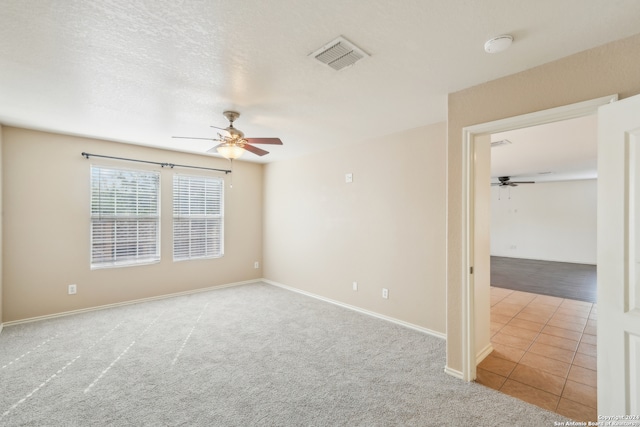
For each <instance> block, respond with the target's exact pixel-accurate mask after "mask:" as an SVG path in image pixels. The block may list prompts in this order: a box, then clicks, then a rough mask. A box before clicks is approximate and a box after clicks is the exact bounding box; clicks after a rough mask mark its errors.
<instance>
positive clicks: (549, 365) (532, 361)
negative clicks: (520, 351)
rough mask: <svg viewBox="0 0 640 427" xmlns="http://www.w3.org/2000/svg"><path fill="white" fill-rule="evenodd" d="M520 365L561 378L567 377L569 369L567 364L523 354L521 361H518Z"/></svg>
mask: <svg viewBox="0 0 640 427" xmlns="http://www.w3.org/2000/svg"><path fill="white" fill-rule="evenodd" d="M520 363H521V364H523V365H527V366H529V367H531V368H536V369H540V370H542V371H545V372H548V373H550V374H552V375H556V376H558V377H563V378H566V377H567V375H568V374H569V367H570V366H571V365H570V364H569V363H565V362H561V361H559V360H555V359H550V358H548V357H544V356H540V355H538V354H535V353H525V354H524V356H522V359H520Z"/></svg>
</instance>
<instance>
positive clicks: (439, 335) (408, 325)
mask: <svg viewBox="0 0 640 427" xmlns="http://www.w3.org/2000/svg"><path fill="white" fill-rule="evenodd" d="M262 281H263V282H265V283H268V284H270V285H273V286H277V287H279V288H282V289H286V290H288V291H292V292H297V293H299V294H302V295H306V296H308V297H312V298H316V299H319V300H321V301H324V302H328V303H331V304H334V305H337V306H340V307H343V308H347V309H349V310H353V311H357V312H358V313H362V314H366V315H368V316H372V317H376V318H378V319H382V320H386V321H387V322H391V323H395V324H397V325H400V326H404V327H405V328H410V329H414V330H416V331H419V332H422V333H425V334H428V335H431V336H434V337H436V338H441V339H444V340H446V339H447V335H446V334H443V333H442V332H437V331H433V330H431V329H428V328H424V327H422V326H418V325H414V324H413V323H409V322H405V321H403V320H400V319H396V318H394V317H389V316H385V315H384V314H379V313H376V312H374V311H369V310H365V309H363V308H360V307H356V306H354V305H349V304H345V303H343V302H340V301H336V300H332V299H330V298H326V297H323V296H320V295H316V294H313V293H311V292H307V291H303V290H301V289H297V288H293V287H291V286H287V285H283V284H282V283H278V282H274V281H273V280H267V279H262Z"/></svg>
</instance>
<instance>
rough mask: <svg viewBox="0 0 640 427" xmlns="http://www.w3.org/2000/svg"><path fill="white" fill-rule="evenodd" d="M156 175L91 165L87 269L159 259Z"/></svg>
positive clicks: (157, 179) (155, 173)
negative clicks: (89, 267) (89, 263)
mask: <svg viewBox="0 0 640 427" xmlns="http://www.w3.org/2000/svg"><path fill="white" fill-rule="evenodd" d="M159 190H160V174H159V173H158V172H153V171H143V170H129V169H113V168H105V167H100V166H91V268H102V267H116V266H124V265H133V264H147V263H152V262H157V261H159V260H160V240H159V237H160V229H159V225H160V208H159V203H160V196H159Z"/></svg>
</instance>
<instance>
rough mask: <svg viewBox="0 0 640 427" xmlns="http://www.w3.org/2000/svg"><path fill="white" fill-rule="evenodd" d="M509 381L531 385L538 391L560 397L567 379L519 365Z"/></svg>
mask: <svg viewBox="0 0 640 427" xmlns="http://www.w3.org/2000/svg"><path fill="white" fill-rule="evenodd" d="M509 379H512V380H515V381H518V382H519V383H522V384H526V385H530V386H531V387H535V388H537V389H540V390H543V391H546V392H548V393H552V394H555V395H557V396H560V395H561V394H562V389H563V388H564V383H565V379H564V378H563V377H557V376H555V375H551V374H549V373H547V372H545V371H542V370H540V369H535V368H531V367H529V366H526V365H521V364H519V365H517V366H516V367H515V368H514V370H513V372H511V375H509Z"/></svg>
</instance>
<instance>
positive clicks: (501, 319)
mask: <svg viewBox="0 0 640 427" xmlns="http://www.w3.org/2000/svg"><path fill="white" fill-rule="evenodd" d="M511 319H513V316H505V315H504V314H498V313H494V312H493V310H491V321H492V322H496V323H502V324H503V325H506V324H507V323H509V322H510V321H511Z"/></svg>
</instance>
